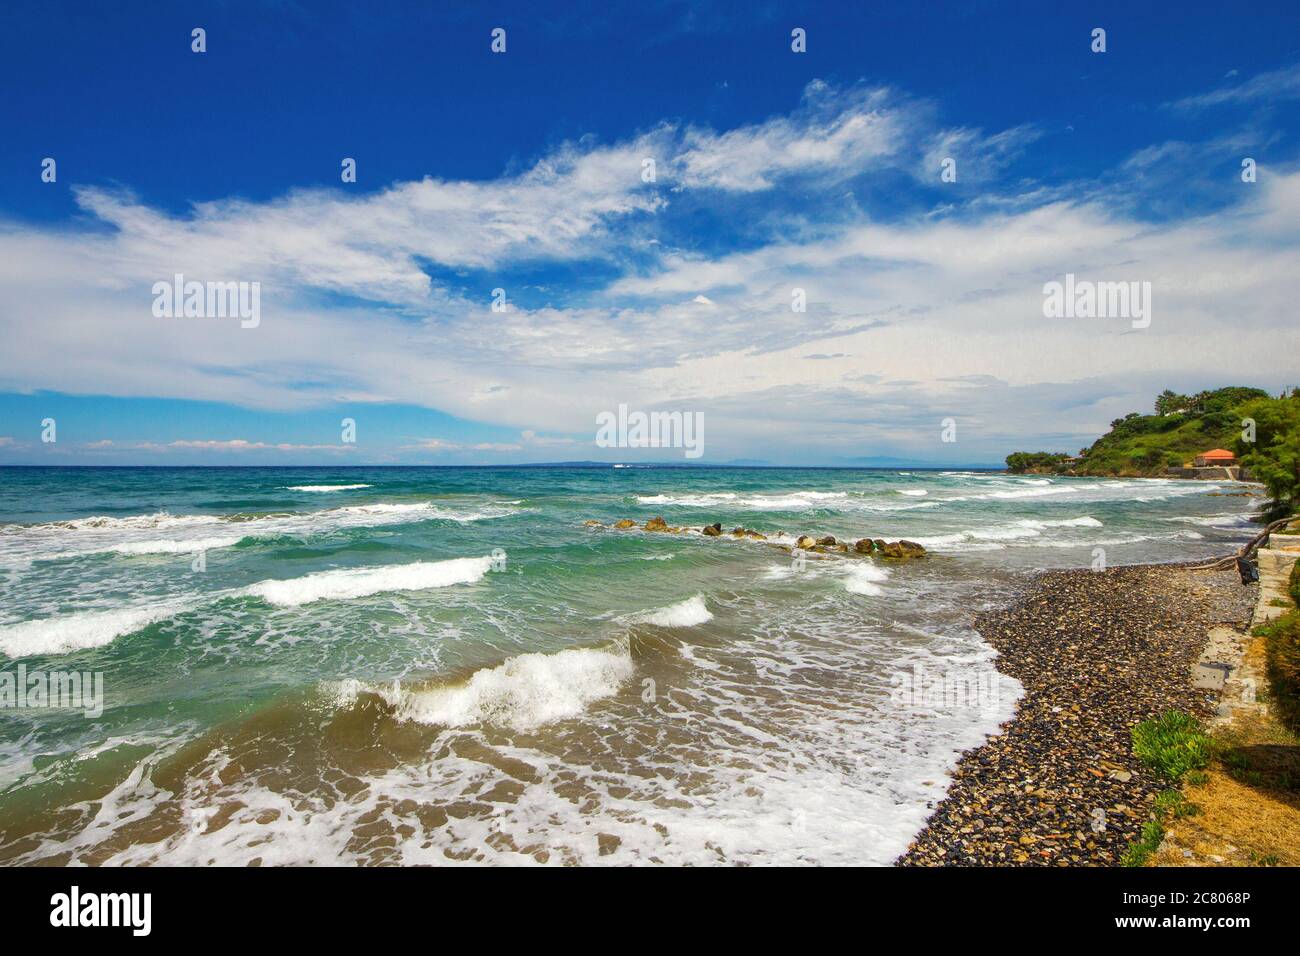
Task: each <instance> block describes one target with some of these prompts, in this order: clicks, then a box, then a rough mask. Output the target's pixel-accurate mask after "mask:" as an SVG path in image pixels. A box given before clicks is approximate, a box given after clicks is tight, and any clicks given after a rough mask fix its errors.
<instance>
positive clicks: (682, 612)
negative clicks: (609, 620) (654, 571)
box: [619, 594, 713, 627]
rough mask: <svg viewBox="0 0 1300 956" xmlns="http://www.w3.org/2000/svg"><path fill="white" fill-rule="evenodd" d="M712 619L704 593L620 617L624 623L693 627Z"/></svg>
mask: <svg viewBox="0 0 1300 956" xmlns="http://www.w3.org/2000/svg"><path fill="white" fill-rule="evenodd" d="M711 620H713V613H712V612H711V611H710V610H709V608H708V606H707V605H706V604H705V603H704V595H703V594H697V595H695V597H690V598H687V599H686V600H685V601H679V602H678V603H676V604H670V605H668V606H667V607H661V608H656V609H654V610H650V611H639V612H638V613H636V614H628V615H625V616H623V617H621V618H619V621H621V622H622V623H624V624H654V625H656V626H657V627H695V626H696V625H697V624H704V623H706V622H708V621H711Z"/></svg>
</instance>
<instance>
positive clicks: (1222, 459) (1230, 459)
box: [1195, 448, 1237, 468]
mask: <svg viewBox="0 0 1300 956" xmlns="http://www.w3.org/2000/svg"><path fill="white" fill-rule="evenodd" d="M1236 463H1237V456H1236V455H1234V454H1233V453H1232V452H1230V451H1227V450H1226V449H1223V448H1213V449H1211V450H1210V451H1203V452H1201V453H1200V454H1199V455H1197V456H1196V463H1195V467H1197V468H1212V467H1215V466H1224V467H1226V466H1228V465H1235V464H1236Z"/></svg>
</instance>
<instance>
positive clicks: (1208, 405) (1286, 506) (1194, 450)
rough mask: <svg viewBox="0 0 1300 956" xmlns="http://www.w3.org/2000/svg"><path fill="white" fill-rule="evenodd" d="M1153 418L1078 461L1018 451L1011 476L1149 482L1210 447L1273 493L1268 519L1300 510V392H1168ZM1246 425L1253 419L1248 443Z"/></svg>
mask: <svg viewBox="0 0 1300 956" xmlns="http://www.w3.org/2000/svg"><path fill="white" fill-rule="evenodd" d="M1155 411H1156V413H1155V414H1154V415H1142V414H1140V413H1138V412H1130V413H1129V414H1128V415H1125V416H1124V417H1123V418H1117V419H1115V420H1114V421H1113V422H1111V423H1110V431H1109V432H1108V433H1107V434H1105V435H1103V436H1102V437H1101V438H1098V439H1097V440H1096V441H1095V442H1093V443H1092V445H1091V446H1090V447H1088V448H1084V449H1082V450H1081V451H1080V453H1079V457H1078V458H1071V457H1069V456H1068V455H1064V454H1059V453H1055V452H1045V451H1040V452H1021V451H1018V452H1014V453H1012V454H1010V455H1008V456H1007V469H1008V470H1009V471H1012V472H1017V473H1023V472H1027V471H1029V472H1039V473H1048V474H1050V473H1056V474H1069V475H1095V476H1103V475H1110V476H1123V477H1134V478H1141V477H1151V476H1155V475H1160V474H1163V473H1164V471H1165V469H1166V468H1170V467H1179V466H1181V465H1185V464H1187V463H1188V462H1190V461H1191V460H1192V459H1194V458H1195V457H1196V455H1197V454H1199V453H1200V452H1203V451H1209V450H1210V449H1212V448H1226V449H1228V450H1230V451H1233V452H1234V453H1235V454H1236V455H1237V458H1238V461H1239V462H1240V463H1241V464H1242V465H1243V466H1244V467H1245V468H1247V469H1248V470H1249V471H1250V473H1251V475H1252V477H1253V478H1254V479H1255V480H1257V481H1259V482H1262V483H1263V484H1264V486H1265V487H1266V488H1268V491H1269V495H1270V496H1271V497H1272V498H1273V504H1272V506H1271V507H1270V508H1269V509H1268V511H1267V513H1266V516H1267V517H1270V518H1274V517H1283V516H1285V515H1288V514H1291V513H1292V512H1293V511H1295V510H1296V507H1297V505H1300V390H1295V389H1291V390H1288V391H1286V392H1283V394H1282V395H1280V396H1279V397H1277V398H1274V397H1272V396H1270V395H1269V394H1268V393H1267V392H1265V391H1263V390H1262V389H1258V388H1244V387H1240V386H1231V387H1229V388H1219V389H1214V390H1213V391H1206V392H1198V393H1197V394H1195V395H1178V394H1176V393H1174V392H1171V391H1169V390H1168V389H1165V391H1163V392H1161V393H1160V395H1159V396H1158V397H1157V398H1156V401H1155ZM1247 422H1254V436H1253V437H1254V440H1253V441H1248V440H1247V439H1248V437H1250V436H1249V429H1248V428H1247V425H1246V423H1247Z"/></svg>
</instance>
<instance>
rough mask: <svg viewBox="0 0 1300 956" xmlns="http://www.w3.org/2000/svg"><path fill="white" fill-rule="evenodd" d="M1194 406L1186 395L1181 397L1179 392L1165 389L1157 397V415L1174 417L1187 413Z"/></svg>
mask: <svg viewBox="0 0 1300 956" xmlns="http://www.w3.org/2000/svg"><path fill="white" fill-rule="evenodd" d="M1191 405H1192V400H1191V399H1190V398H1188V397H1187V396H1186V395H1179V394H1178V393H1177V392H1173V391H1170V390H1169V389H1165V390H1164V391H1163V392H1161V393H1160V394H1159V395H1157V396H1156V414H1157V415H1173V414H1175V413H1176V412H1184V411H1187V409H1188V408H1190V407H1191Z"/></svg>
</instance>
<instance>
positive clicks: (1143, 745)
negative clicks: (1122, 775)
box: [1133, 710, 1210, 783]
mask: <svg viewBox="0 0 1300 956" xmlns="http://www.w3.org/2000/svg"><path fill="white" fill-rule="evenodd" d="M1133 754H1134V755H1135V756H1136V757H1138V759H1140V760H1141V761H1142V762H1143V763H1145V764H1146V765H1147V766H1149V767H1151V768H1152V769H1153V770H1155V771H1156V772H1157V773H1160V774H1163V775H1164V776H1166V777H1168V778H1169V779H1170V780H1172V781H1173V782H1174V783H1177V782H1178V781H1179V780H1181V779H1182V777H1183V775H1184V774H1185V773H1187V772H1188V771H1191V770H1201V769H1203V768H1204V767H1205V766H1206V764H1208V763H1209V762H1210V738H1209V737H1207V736H1206V735H1205V733H1204V732H1203V731H1202V730H1201V725H1200V722H1199V721H1197V719H1196V718H1195V717H1193V716H1191V715H1190V714H1184V713H1183V712H1182V711H1178V710H1170V711H1166V712H1165V713H1163V714H1161V715H1160V716H1159V717H1158V718H1156V719H1155V720H1146V721H1143V722H1142V723H1140V724H1138V725H1137V726H1136V727H1134V728H1133Z"/></svg>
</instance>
